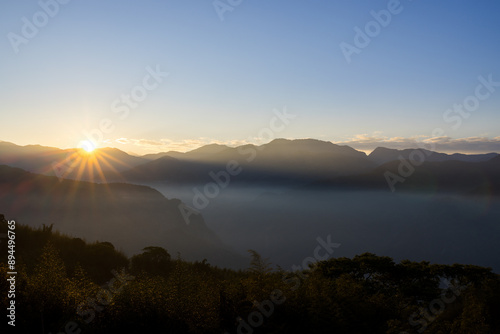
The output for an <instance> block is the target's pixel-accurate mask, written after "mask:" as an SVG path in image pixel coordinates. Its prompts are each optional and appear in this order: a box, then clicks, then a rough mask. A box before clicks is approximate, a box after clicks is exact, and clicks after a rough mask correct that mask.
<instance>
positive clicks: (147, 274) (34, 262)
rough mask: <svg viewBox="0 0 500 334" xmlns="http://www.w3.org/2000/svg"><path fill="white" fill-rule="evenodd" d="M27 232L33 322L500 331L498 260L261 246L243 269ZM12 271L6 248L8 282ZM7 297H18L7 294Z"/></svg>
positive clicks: (89, 326) (0, 280)
mask: <svg viewBox="0 0 500 334" xmlns="http://www.w3.org/2000/svg"><path fill="white" fill-rule="evenodd" d="M0 220H1V226H0V227H1V229H0V233H3V232H4V231H5V228H6V224H5V223H6V222H5V220H4V219H3V216H0ZM16 237H17V241H18V248H17V253H16V261H17V264H16V267H17V268H16V269H17V271H18V275H17V281H16V289H17V291H16V307H17V323H16V327H17V329H19V330H20V331H21V332H25V333H37V332H45V333H50V332H52V333H58V332H65V330H64V327H65V326H66V325H67V324H68V323H70V322H75V323H76V324H77V325H78V328H79V329H82V330H83V332H85V333H138V332H150V331H151V332H153V331H156V332H161V333H224V332H228V333H303V332H311V333H332V332H334V333H380V334H382V333H383V334H389V333H390V334H399V333H401V332H406V333H421V332H425V333H436V334H437V333H452V334H461V333H500V320H499V317H498V314H500V278H499V276H498V275H496V274H494V273H492V272H491V270H490V269H488V268H482V267H477V266H471V265H459V264H455V265H436V264H430V263H429V262H412V261H408V260H405V261H401V262H400V263H395V262H394V261H393V259H391V258H389V257H385V256H377V255H374V254H370V253H365V254H361V255H358V256H355V257H353V258H332V259H329V260H326V261H321V262H318V263H316V264H315V265H314V266H312V267H311V268H310V269H309V270H306V271H304V272H286V271H284V270H282V269H279V270H272V269H271V266H270V264H269V262H268V261H267V260H266V259H263V258H262V257H261V255H260V254H259V253H258V252H256V251H250V254H251V261H250V265H249V269H248V270H245V271H236V270H230V269H224V268H218V267H215V266H212V265H210V264H209V263H208V262H207V261H206V260H204V261H202V262H194V263H193V262H186V261H183V260H182V259H181V258H180V257H179V258H177V259H172V258H171V256H170V254H169V253H168V251H167V250H165V249H163V248H161V247H153V246H151V247H146V248H144V249H143V252H142V253H141V254H138V255H134V256H132V257H131V258H130V259H128V258H127V257H125V255H123V254H122V253H120V252H117V251H116V250H115V249H114V247H113V245H111V244H110V243H108V242H94V243H87V242H85V241H84V240H81V239H79V238H72V237H68V236H64V235H61V234H60V233H58V232H57V231H52V228H51V226H44V227H42V228H39V229H36V228H29V227H26V226H21V225H19V226H17V229H16ZM1 245H2V254H6V251H5V249H4V247H3V245H4V244H1ZM21 245H23V246H21ZM25 245H29V247H27V246H25ZM7 272H8V267H7V266H6V259H5V258H4V256H3V257H2V258H1V260H0V288H1V289H2V291H7V289H8V284H7V283H6V282H7V280H6V279H7V278H8V274H7ZM276 296H281V299H279V300H278V299H277V298H276ZM0 301H1V307H7V302H8V299H7V297H6V294H2V297H1V299H0Z"/></svg>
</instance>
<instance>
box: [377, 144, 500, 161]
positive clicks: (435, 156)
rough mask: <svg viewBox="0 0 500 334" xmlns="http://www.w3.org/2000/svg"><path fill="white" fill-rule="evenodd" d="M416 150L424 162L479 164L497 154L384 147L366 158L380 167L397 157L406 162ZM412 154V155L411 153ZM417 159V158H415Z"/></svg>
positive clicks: (378, 148)
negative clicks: (423, 155) (449, 152)
mask: <svg viewBox="0 0 500 334" xmlns="http://www.w3.org/2000/svg"><path fill="white" fill-rule="evenodd" d="M416 150H418V151H421V152H422V153H424V154H425V160H426V161H466V162H481V161H488V160H490V159H492V158H494V157H496V156H498V154H497V153H487V154H470V155H469V154H460V153H455V154H446V153H438V152H433V151H429V150H425V149H405V150H396V149H390V148H385V147H377V148H376V149H375V150H374V151H373V152H372V153H370V155H368V158H369V159H370V160H371V161H373V162H374V163H376V164H377V165H382V164H384V163H386V162H390V161H396V160H398V159H399V157H401V156H402V157H403V158H404V159H406V160H409V159H411V157H413V156H412V153H413V152H415V151H416ZM413 154H414V153H413ZM416 159H418V157H416Z"/></svg>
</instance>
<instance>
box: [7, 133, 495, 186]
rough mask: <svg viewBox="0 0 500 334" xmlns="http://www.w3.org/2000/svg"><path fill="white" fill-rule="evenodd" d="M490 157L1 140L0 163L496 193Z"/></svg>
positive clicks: (179, 177) (187, 180) (135, 177)
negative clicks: (151, 148)
mask: <svg viewBox="0 0 500 334" xmlns="http://www.w3.org/2000/svg"><path fill="white" fill-rule="evenodd" d="M415 153H418V154H415ZM497 158H498V154H497V153H488V154H475V155H465V154H451V155H449V154H445V153H438V152H432V151H429V150H424V149H406V150H396V149H389V148H383V147H379V148H377V149H375V150H374V151H373V152H371V153H370V154H369V155H366V154H365V153H364V152H360V151H357V150H355V149H353V148H351V147H349V146H341V145H336V144H333V143H331V142H325V141H320V140H314V139H299V140H286V139H276V140H273V141H271V142H270V143H268V144H264V145H260V146H256V145H243V146H239V147H234V148H233V147H228V146H225V145H218V144H210V145H206V146H203V147H200V148H198V149H195V150H192V151H189V152H186V153H181V152H176V151H170V152H163V153H157V154H148V155H144V156H139V157H138V156H133V155H129V154H127V153H125V152H123V151H120V150H118V149H116V148H102V149H97V150H96V151H94V153H93V154H88V153H85V152H82V151H81V150H76V149H67V150H61V149H57V148H52V147H43V146H38V145H28V146H17V145H15V144H12V143H7V142H0V164H5V165H9V166H12V167H19V168H22V169H25V170H27V171H30V172H34V173H40V174H45V175H56V176H59V177H61V178H68V179H75V180H85V181H94V182H134V183H146V182H167V183H169V184H203V183H209V182H214V181H217V178H219V182H220V181H221V179H224V178H225V177H229V178H230V182H232V183H236V184H249V183H251V184H284V185H307V184H318V183H321V184H322V186H330V187H340V186H342V187H344V188H345V187H354V188H360V187H361V188H374V187H376V188H380V189H382V188H385V189H391V187H388V183H391V182H393V183H394V185H395V186H397V187H398V188H401V189H415V188H420V189H425V188H430V187H435V186H436V187H438V188H439V189H443V190H460V191H471V192H473V191H479V188H481V187H483V188H484V187H491V188H492V189H493V191H494V192H495V193H496V192H497V189H498V178H499V176H498V168H497V167H496V166H497V164H498V163H497V162H496V161H498V159H497ZM414 159H417V160H419V161H414ZM495 159H496V160H495ZM403 161H406V162H407V163H409V164H410V166H409V168H410V169H413V165H415V168H414V169H415V173H413V172H412V173H411V174H412V176H411V177H405V176H404V175H400V174H407V173H400V172H399V170H398V169H400V168H401V167H400V166H401V164H405V162H403ZM228 168H229V169H231V170H228ZM403 169H404V168H403ZM229 172H231V173H229ZM388 173H391V174H388ZM413 174H414V175H413ZM391 177H392V178H391ZM394 178H396V179H394ZM228 181H229V180H228ZM395 188H396V187H393V188H392V189H395ZM483 190H484V189H483Z"/></svg>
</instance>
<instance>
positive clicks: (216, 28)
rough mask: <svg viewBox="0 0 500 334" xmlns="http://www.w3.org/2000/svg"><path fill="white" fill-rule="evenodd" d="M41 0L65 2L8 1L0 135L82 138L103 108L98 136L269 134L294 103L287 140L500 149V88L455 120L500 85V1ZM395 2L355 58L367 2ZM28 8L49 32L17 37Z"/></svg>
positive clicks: (165, 140)
mask: <svg viewBox="0 0 500 334" xmlns="http://www.w3.org/2000/svg"><path fill="white" fill-rule="evenodd" d="M41 2H42V3H46V4H47V5H48V6H49V8H52V9H54V8H55V7H54V4H57V6H58V7H59V8H58V11H57V13H55V14H54V15H52V16H53V17H50V16H49V15H46V14H39V12H41V11H42V13H43V9H42V7H41V5H40V3H38V2H37V1H18V0H5V1H2V2H1V4H0V35H1V36H2V38H1V39H0V59H1V62H0V74H1V77H0V87H1V88H2V89H0V100H1V101H2V106H1V108H2V111H1V115H2V116H1V120H2V122H1V123H2V125H3V127H2V135H1V136H0V140H5V141H11V142H14V143H17V144H21V145H26V144H42V145H48V146H57V147H61V148H68V147H76V146H77V145H79V143H80V141H82V140H84V139H85V137H86V136H85V134H84V133H93V134H96V131H98V130H99V127H100V124H101V122H102V121H103V120H106V121H105V122H107V123H106V124H107V126H110V128H108V132H107V133H103V134H102V137H100V136H97V135H94V137H92V139H94V141H97V144H99V146H114V147H118V148H120V149H123V150H125V151H128V152H135V153H149V152H156V151H166V150H169V149H176V150H181V151H185V150H188V149H192V148H196V147H197V146H200V145H203V144H207V143H212V142H216V143H225V144H229V145H237V144H243V143H246V142H253V143H262V142H265V141H266V140H267V139H268V138H263V137H262V136H259V134H263V133H265V132H263V129H265V128H269V124H270V121H271V120H272V119H273V117H275V116H274V115H275V114H274V112H273V110H274V111H276V110H281V111H282V110H284V108H286V110H287V112H288V113H289V114H293V115H295V116H296V117H295V118H294V119H293V120H292V121H291V122H289V124H286V126H285V127H284V128H283V129H281V127H280V131H274V133H273V136H275V137H285V138H317V139H322V140H329V141H333V142H336V143H346V144H349V145H352V146H353V147H355V148H359V149H363V150H367V151H369V150H370V149H373V148H374V147H376V146H378V145H382V146H388V147H391V146H392V147H409V146H412V145H415V144H414V143H415V141H427V142H433V143H437V144H438V146H437V148H438V149H439V150H441V151H462V152H483V151H497V152H500V127H499V122H498V121H499V119H500V118H499V116H498V115H499V112H500V87H497V88H494V91H493V92H490V94H489V96H488V97H487V98H485V99H484V100H481V101H480V103H479V105H478V106H474V108H472V109H473V111H471V112H470V113H469V114H470V115H469V116H468V118H464V117H462V116H459V114H457V113H451V114H448V121H446V120H445V119H444V117H443V115H444V114H445V112H446V110H447V109H449V108H452V107H453V105H454V104H462V103H463V102H464V100H466V99H467V98H468V97H471V96H474V94H475V90H476V87H477V86H478V85H479V84H480V81H479V80H478V77H480V76H482V77H483V78H485V79H488V76H491V78H492V81H494V82H500V61H499V59H500V20H498V13H500V11H499V10H500V3H499V2H497V1H484V2H480V3H478V2H477V1H476V2H474V1H457V0H455V1H451V0H447V1H431V0H427V1H425V0H420V1H419V0H413V1H410V0H401V1H400V2H399V4H398V2H397V1H395V0H391V1H368V0H365V1H355V0H335V1H331V0H317V1H313V2H311V1H309V2H308V1H290V0H273V1H269V0H252V1H250V0H243V1H241V2H240V3H239V4H237V3H238V1H232V2H230V3H233V4H236V5H235V6H231V5H228V0H221V1H220V2H219V3H225V4H226V6H231V8H232V10H228V11H225V12H224V13H223V14H222V16H223V18H224V20H221V19H220V15H219V14H218V12H217V10H216V9H215V7H214V3H213V2H212V1H200V0H198V1H195V0H165V1H141V2H139V1H118V0H109V1H102V0H99V1H98V0H86V1H83V0H71V1H67V0H66V1H62V0H61V2H68V3H66V4H60V3H58V2H56V0H42V1H41ZM391 6H394V8H397V13H393V14H391V19H390V22H389V23H388V24H387V25H386V26H385V27H383V26H381V25H380V24H379V23H378V27H379V29H378V31H375V30H374V31H372V33H371V34H372V35H373V37H369V36H368V37H369V38H370V43H369V44H368V45H367V46H366V47H363V48H358V50H359V53H358V54H352V57H351V61H350V63H348V61H347V60H346V57H345V56H344V54H343V52H342V50H341V48H340V45H341V43H348V44H350V45H353V46H356V44H355V41H354V39H355V35H356V33H355V30H354V29H355V27H359V28H360V29H361V30H362V31H364V32H365V33H366V30H365V28H366V25H367V24H368V26H370V22H371V21H374V20H375V19H374V17H373V16H372V14H371V12H372V11H375V12H377V13H379V12H380V11H386V10H388V7H391ZM391 8H392V7H391ZM37 13H38V14H37ZM44 15H45V17H46V18H47V20H46V22H44V21H43V20H44ZM23 17H25V18H26V19H27V20H28V21H29V22H30V24H34V23H36V22H35V21H36V20H39V21H37V22H38V24H39V27H36V25H35V28H37V29H38V32H37V33H36V34H34V36H30V37H29V38H26V40H25V41H27V43H20V44H18V45H17V46H13V45H14V44H15V43H13V42H12V39H13V37H12V36H14V35H13V34H15V35H16V36H19V37H20V38H25V36H24V35H23V31H22V30H23V26H24V25H25V21H23ZM40 20H41V21H40ZM371 26H372V27H373V26H374V25H373V23H372V25H371ZM375 27H376V24H375ZM25 30H26V29H25ZM9 34H10V35H9ZM9 36H10V37H9ZM16 38H17V37H16ZM16 41H19V39H16ZM16 48H17V51H18V52H16ZM157 66H158V67H159V68H160V69H161V71H163V72H168V76H166V77H164V78H162V81H161V82H158V85H155V86H156V87H155V88H154V89H152V90H150V91H147V97H145V98H144V99H143V100H141V101H140V102H138V103H137V106H136V107H135V108H129V109H130V110H129V112H128V114H127V115H126V117H122V118H120V117H119V116H120V115H121V114H118V113H115V112H113V108H112V104H113V102H115V101H116V100H117V99H118V100H120V99H121V96H122V94H126V95H127V94H128V95H130V94H131V92H132V90H133V89H135V88H136V87H138V86H142V85H143V79H144V78H145V76H147V75H148V70H147V69H148V68H149V69H155V68H156V67H157ZM150 82H151V83H152V82H153V81H150ZM136 89H139V90H140V89H141V88H140V87H139V88H136ZM484 89H486V88H484ZM484 89H482V90H481V91H482V92H487V91H486V90H484ZM139 90H137V91H139ZM469 101H472V100H470V99H469ZM119 102H120V101H119ZM122 106H123V104H122ZM122 116H123V115H122ZM451 117H460V118H462V119H461V123H460V124H459V126H457V125H458V124H457V123H456V122H458V121H456V118H455V121H451V119H452V118H451ZM110 122H111V123H110ZM111 128H112V130H111V131H109V130H110V129H111ZM436 128H440V129H442V131H441V132H439V136H436V135H435V134H436V133H434V134H433V131H434V130H435V129H436ZM99 131H100V130H99ZM267 133H268V132H267Z"/></svg>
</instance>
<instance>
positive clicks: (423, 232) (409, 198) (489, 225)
mask: <svg viewBox="0 0 500 334" xmlns="http://www.w3.org/2000/svg"><path fill="white" fill-rule="evenodd" d="M147 185H149V186H151V187H153V188H155V189H157V190H159V191H160V192H161V193H162V194H163V195H164V196H166V197H167V198H179V199H181V200H182V201H183V202H184V203H186V205H188V206H190V207H191V208H194V209H200V210H199V211H200V213H201V214H202V215H203V217H204V218H205V221H206V224H207V226H208V227H209V228H210V229H212V230H213V231H214V232H215V233H216V234H217V235H218V236H219V237H220V238H221V240H222V242H223V243H225V244H226V245H228V246H229V247H231V248H232V249H234V250H235V251H237V252H239V253H240V254H245V253H246V251H247V250H248V249H254V250H256V251H258V252H260V253H261V254H262V255H263V256H265V257H268V258H269V259H270V261H271V262H272V263H273V264H275V265H279V266H281V267H282V268H284V269H291V268H292V266H293V265H302V263H303V262H304V260H305V259H306V258H308V257H314V250H315V249H316V247H318V246H319V243H318V241H317V238H321V239H322V240H325V241H326V240H327V238H328V236H331V237H330V241H331V242H332V243H338V244H341V245H340V247H338V248H336V249H335V251H334V253H333V254H332V255H331V256H333V257H343V256H346V257H352V256H354V255H356V254H361V253H363V252H372V253H375V254H378V255H387V256H391V257H394V259H395V260H402V259H410V260H414V261H424V260H425V261H430V262H432V263H443V264H452V263H463V264H475V265H481V266H487V267H492V268H493V269H494V270H495V271H497V272H498V271H500V258H499V257H498V251H497V247H496V246H495V245H496V241H497V236H498V235H499V232H500V226H499V225H498V221H499V218H500V205H499V204H500V203H499V200H498V198H495V197H488V196H476V197H467V196H457V195H443V194H433V193H431V192H425V193H414V192H413V193H405V192H397V191H396V192H395V193H391V192H390V191H389V189H387V191H383V190H376V191H354V190H352V191H345V190H343V191H340V190H339V191H337V190H331V189H330V190H315V189H311V188H310V187H296V188H292V189H290V188H286V187H272V186H267V187H266V186H251V185H238V184H229V186H227V187H226V188H224V189H219V192H218V194H217V195H216V196H215V197H214V198H207V197H206V199H207V201H206V202H204V201H201V200H200V195H198V196H197V197H195V191H194V190H193V189H194V188H196V189H198V190H200V193H202V194H203V189H204V186H205V185H204V184H198V185H189V186H187V185H183V186H178V185H169V184H167V183H150V184H147ZM194 200H195V201H194ZM200 203H204V204H206V206H204V207H203V208H201V207H200V205H199V204H200ZM324 253H325V252H324V251H321V252H320V254H324ZM306 262H307V261H306ZM305 264H307V263H305Z"/></svg>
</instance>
